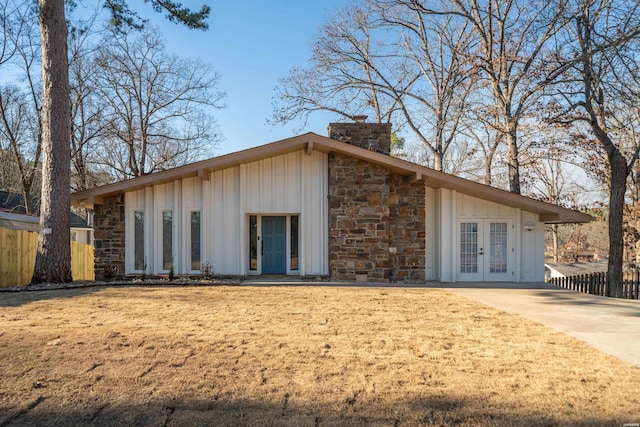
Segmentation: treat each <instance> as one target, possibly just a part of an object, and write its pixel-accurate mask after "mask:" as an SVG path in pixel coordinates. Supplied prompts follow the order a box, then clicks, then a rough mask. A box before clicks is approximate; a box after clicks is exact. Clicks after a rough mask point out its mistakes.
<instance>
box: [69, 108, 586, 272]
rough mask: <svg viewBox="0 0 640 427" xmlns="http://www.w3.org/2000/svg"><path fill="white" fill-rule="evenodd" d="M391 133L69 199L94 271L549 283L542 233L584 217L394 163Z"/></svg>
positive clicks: (337, 138) (269, 151)
mask: <svg viewBox="0 0 640 427" xmlns="http://www.w3.org/2000/svg"><path fill="white" fill-rule="evenodd" d="M390 141H391V125H390V124H373V123H365V122H364V121H363V120H362V119H361V118H360V119H359V120H358V121H356V122H355V123H332V124H330V125H329V137H324V136H321V135H317V134H314V133H306V134H303V135H299V136H296V137H293V138H289V139H285V140H281V141H277V142H273V143H270V144H266V145H262V146H259V147H256V148H251V149H248V150H243V151H239V152H236V153H232V154H227V155H224V156H220V157H215V158H212V159H209V160H204V161H200V162H197V163H192V164H188V165H185V166H181V167H177V168H174V169H170V170H166V171H162V172H157V173H154V174H150V175H146V176H142V177H138V178H135V179H130V180H127V181H122V182H117V183H113V184H109V185H104V186H101V187H97V188H93V189H90V190H86V191H82V192H78V193H74V194H72V201H73V203H74V204H75V205H77V206H81V207H85V208H90V209H94V211H95V220H94V223H95V226H94V227H95V254H96V259H95V264H96V271H105V268H117V269H118V270H119V272H121V273H124V274H142V273H148V274H167V273H168V272H169V271H170V269H171V268H173V271H174V273H175V274H197V273H199V271H200V268H201V265H202V264H204V263H209V265H210V266H211V267H212V268H213V270H214V272H215V273H216V274H220V275H239V276H250V275H267V274H277V275H285V274H286V275H293V276H300V277H317V276H328V277H331V278H332V279H335V280H356V279H358V280H368V281H375V282H390V281H392V282H393V281H424V280H440V281H442V282H456V281H515V282H518V281H543V280H544V225H545V223H566V222H587V221H590V220H591V217H590V216H588V215H586V214H582V213H580V212H576V211H572V210H568V209H564V208H561V207H559V206H555V205H551V204H548V203H543V202H540V201H538V200H534V199H531V198H527V197H523V196H520V195H516V194H513V193H509V192H506V191H503V190H500V189H496V188H492V187H489V186H486V185H483V184H479V183H477V182H473V181H470V180H466V179H463V178H459V177H456V176H453V175H449V174H446V173H443V172H438V171H435V170H432V169H429V168H426V167H424V166H420V165H417V164H414V163H411V162H408V161H405V160H402V159H398V158H395V157H392V156H390V154H389V152H390Z"/></svg>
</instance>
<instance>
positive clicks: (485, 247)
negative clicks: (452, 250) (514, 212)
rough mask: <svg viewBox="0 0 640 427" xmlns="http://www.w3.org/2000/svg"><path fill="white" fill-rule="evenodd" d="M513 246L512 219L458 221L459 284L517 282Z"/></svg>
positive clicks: (457, 255) (457, 256) (513, 229)
mask: <svg viewBox="0 0 640 427" xmlns="http://www.w3.org/2000/svg"><path fill="white" fill-rule="evenodd" d="M492 225H493V226H492ZM514 242H515V228H514V224H513V220H512V219H511V218H465V219H459V220H458V221H457V224H456V247H457V250H456V261H455V268H456V270H455V271H456V276H457V281H461V282H492V281H493V282H508V281H513V280H515V268H516V265H515V261H516V256H515V255H516V254H515V246H514Z"/></svg>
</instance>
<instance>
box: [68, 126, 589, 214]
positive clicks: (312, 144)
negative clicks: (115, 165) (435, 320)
mask: <svg viewBox="0 0 640 427" xmlns="http://www.w3.org/2000/svg"><path fill="white" fill-rule="evenodd" d="M299 150H305V151H306V152H307V153H311V151H312V150H315V151H320V152H323V153H340V154H345V155H348V156H352V157H355V158H358V159H361V160H365V161H368V162H372V163H376V164H379V165H381V166H384V167H387V168H389V169H390V170H392V171H393V172H396V173H398V174H400V175H405V176H408V177H409V179H410V180H412V181H419V180H424V181H425V183H426V185H427V186H428V187H431V188H446V189H450V190H455V191H457V192H459V193H462V194H466V195H469V196H473V197H478V198H481V199H485V200H489V201H491V202H495V203H498V204H502V205H506V206H510V207H514V208H521V209H523V210H525V211H528V212H532V213H535V214H538V215H539V216H540V221H542V222H546V223H567V222H589V221H591V220H592V219H593V218H592V217H591V216H589V215H587V214H583V213H581V212H578V211H573V210H570V209H565V208H562V207H560V206H556V205H552V204H549V203H545V202H541V201H539V200H535V199H532V198H530V197H525V196H521V195H518V194H514V193H510V192H508V191H505V190H501V189H499V188H494V187H491V186H488V185H485V184H480V183H478V182H474V181H471V180H468V179H464V178H460V177H457V176H455V175H450V174H447V173H445V172H439V171H436V170H434V169H431V168H428V167H425V166H421V165H418V164H415V163H412V162H409V161H406V160H403V159H399V158H397V157H391V156H389V155H386V154H381V153H378V152H375V151H371V150H366V149H364V148H360V147H357V146H355V145H351V144H348V143H345V142H341V141H337V140H335V139H331V138H327V137H325V136H321V135H318V134H315V133H313V132H309V133H305V134H303V135H298V136H295V137H292V138H287V139H283V140H280V141H276V142H272V143H270V144H265V145H261V146H259V147H255V148H250V149H247V150H242V151H237V152H235V153H231V154H226V155H223V156H219V157H213V158H211V159H207V160H202V161H199V162H195V163H190V164H187V165H184V166H179V167H176V168H173V169H167V170H165V171H161V172H156V173H153V174H149V175H145V176H141V177H137V178H132V179H129V180H125V181H120V182H116V183H113V184H107V185H103V186H100V187H96V188H92V189H89V190H84V191H80V192H77V193H73V194H72V195H71V200H72V203H74V204H77V205H83V204H84V205H85V206H87V205H89V206H90V205H93V204H102V203H103V198H104V197H109V196H114V195H117V194H121V193H124V192H127V191H133V190H138V189H141V188H144V187H147V186H150V185H157V184H163V183H167V182H172V181H174V180H176V179H182V178H189V177H195V176H200V177H203V178H204V177H206V176H207V175H208V174H209V173H210V172H214V171H217V170H220V169H226V168H229V167H233V166H237V165H240V164H244V163H249V162H253V161H257V160H261V159H265V158H268V157H273V156H278V155H281V154H286V153H291V152H294V151H299Z"/></svg>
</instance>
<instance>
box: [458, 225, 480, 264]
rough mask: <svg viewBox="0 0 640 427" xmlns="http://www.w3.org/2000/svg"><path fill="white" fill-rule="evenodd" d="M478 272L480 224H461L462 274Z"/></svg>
mask: <svg viewBox="0 0 640 427" xmlns="http://www.w3.org/2000/svg"><path fill="white" fill-rule="evenodd" d="M477 272H478V223H477V222H463V223H460V273H477Z"/></svg>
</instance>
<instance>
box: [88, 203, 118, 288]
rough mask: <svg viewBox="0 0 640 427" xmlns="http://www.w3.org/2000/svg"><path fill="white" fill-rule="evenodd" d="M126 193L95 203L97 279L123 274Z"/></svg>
mask: <svg viewBox="0 0 640 427" xmlns="http://www.w3.org/2000/svg"><path fill="white" fill-rule="evenodd" d="M124 212H125V211H124V195H119V196H115V197H107V198H105V199H104V204H103V205H95V215H94V247H95V249H94V254H95V272H96V280H100V279H104V278H108V277H110V276H111V277H114V276H122V275H124V273H125V270H124V254H125V221H124V219H125V218H124Z"/></svg>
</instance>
